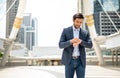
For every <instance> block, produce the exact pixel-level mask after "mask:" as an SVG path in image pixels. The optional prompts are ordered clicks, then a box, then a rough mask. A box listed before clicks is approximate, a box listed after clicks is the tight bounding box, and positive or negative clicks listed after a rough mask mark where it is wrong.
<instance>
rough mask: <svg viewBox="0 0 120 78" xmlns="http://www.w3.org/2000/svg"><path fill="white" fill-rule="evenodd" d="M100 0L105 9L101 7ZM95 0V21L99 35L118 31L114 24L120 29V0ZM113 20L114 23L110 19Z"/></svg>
mask: <svg viewBox="0 0 120 78" xmlns="http://www.w3.org/2000/svg"><path fill="white" fill-rule="evenodd" d="M99 1H100V2H101V4H102V6H103V7H104V9H103V8H102V7H101V5H100V3H99ZM99 1H98V0H94V21H95V28H96V32H97V34H98V35H110V34H113V33H115V32H117V31H116V29H115V27H114V25H115V26H116V28H117V29H120V23H119V22H120V18H119V16H118V15H117V13H116V12H118V14H119V15H120V0H99ZM105 12H107V13H108V15H109V17H110V19H111V20H112V21H113V23H114V25H113V24H112V22H111V21H110V19H109V17H108V15H107V14H106V13H105Z"/></svg>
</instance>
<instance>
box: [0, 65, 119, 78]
mask: <svg viewBox="0 0 120 78" xmlns="http://www.w3.org/2000/svg"><path fill="white" fill-rule="evenodd" d="M114 69H115V68H114ZM114 69H113V67H111V68H110V67H100V66H90V65H87V68H86V78H120V68H116V69H115V70H114ZM0 78H64V66H16V67H15V66H14V67H8V68H0ZM75 78H76V77H75Z"/></svg>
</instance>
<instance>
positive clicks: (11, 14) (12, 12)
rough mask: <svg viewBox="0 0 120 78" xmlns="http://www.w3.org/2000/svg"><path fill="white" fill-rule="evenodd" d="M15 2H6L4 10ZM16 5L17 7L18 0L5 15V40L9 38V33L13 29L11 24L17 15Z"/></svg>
mask: <svg viewBox="0 0 120 78" xmlns="http://www.w3.org/2000/svg"><path fill="white" fill-rule="evenodd" d="M14 1H15V0H7V1H6V3H7V4H6V10H8V9H9V8H10V6H11V5H12V4H13V2H14ZM18 5H19V0H16V2H15V3H14V5H13V6H12V8H11V9H10V10H9V12H8V13H7V15H6V38H8V37H9V35H10V32H11V30H12V27H13V22H14V19H15V16H16V13H17V9H18Z"/></svg>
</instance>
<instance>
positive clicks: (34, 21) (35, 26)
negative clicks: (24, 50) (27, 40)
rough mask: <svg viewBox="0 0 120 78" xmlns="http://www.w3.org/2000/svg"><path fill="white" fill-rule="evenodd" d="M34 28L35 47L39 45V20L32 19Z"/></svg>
mask: <svg viewBox="0 0 120 78" xmlns="http://www.w3.org/2000/svg"><path fill="white" fill-rule="evenodd" d="M32 27H33V28H34V35H33V36H34V37H33V38H34V39H33V40H34V41H33V45H34V46H36V45H38V20H37V18H33V19H32Z"/></svg>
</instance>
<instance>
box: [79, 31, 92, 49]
mask: <svg viewBox="0 0 120 78" xmlns="http://www.w3.org/2000/svg"><path fill="white" fill-rule="evenodd" d="M85 34H86V39H85V40H82V42H81V44H80V45H82V46H84V47H86V48H92V46H93V45H92V41H91V39H90V36H89V33H88V32H86V33H85Z"/></svg>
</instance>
